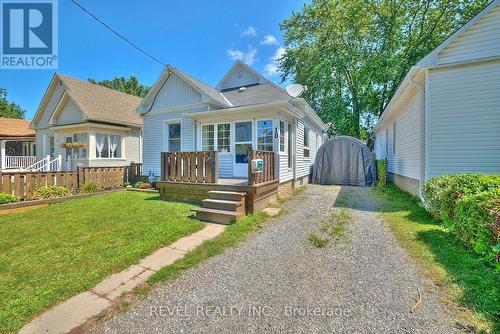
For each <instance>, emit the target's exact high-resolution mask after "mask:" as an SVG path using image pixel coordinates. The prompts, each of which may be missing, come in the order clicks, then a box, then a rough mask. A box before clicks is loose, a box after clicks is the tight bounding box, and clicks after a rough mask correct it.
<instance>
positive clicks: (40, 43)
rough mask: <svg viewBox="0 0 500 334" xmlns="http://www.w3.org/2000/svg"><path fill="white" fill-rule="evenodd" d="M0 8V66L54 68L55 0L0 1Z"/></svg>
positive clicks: (55, 66) (55, 57)
mask: <svg viewBox="0 0 500 334" xmlns="http://www.w3.org/2000/svg"><path fill="white" fill-rule="evenodd" d="M0 11H1V13H0V17H1V19H2V23H1V28H2V33H1V39H2V42H1V53H0V56H1V62H0V68H2V69H54V68H57V51H58V48H57V2H56V1H55V0H41V1H33V0H32V1H19V0H0Z"/></svg>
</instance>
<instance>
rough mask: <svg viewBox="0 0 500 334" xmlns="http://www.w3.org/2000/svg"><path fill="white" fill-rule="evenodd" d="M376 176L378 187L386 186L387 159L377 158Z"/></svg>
mask: <svg viewBox="0 0 500 334" xmlns="http://www.w3.org/2000/svg"><path fill="white" fill-rule="evenodd" d="M377 178H378V183H377V184H378V186H379V187H387V160H385V159H380V160H377Z"/></svg>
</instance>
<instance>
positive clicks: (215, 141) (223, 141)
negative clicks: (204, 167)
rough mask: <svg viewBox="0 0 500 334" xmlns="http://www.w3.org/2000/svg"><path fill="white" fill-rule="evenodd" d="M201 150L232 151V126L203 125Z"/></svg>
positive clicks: (227, 124)
mask: <svg viewBox="0 0 500 334" xmlns="http://www.w3.org/2000/svg"><path fill="white" fill-rule="evenodd" d="M201 149H202V150H203V151H214V150H215V151H219V152H230V151H231V124H230V123H220V124H203V125H202V126H201Z"/></svg>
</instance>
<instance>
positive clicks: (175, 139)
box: [168, 123, 181, 152]
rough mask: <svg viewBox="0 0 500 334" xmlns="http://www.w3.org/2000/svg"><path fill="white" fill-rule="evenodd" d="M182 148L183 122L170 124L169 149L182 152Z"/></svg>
mask: <svg viewBox="0 0 500 334" xmlns="http://www.w3.org/2000/svg"><path fill="white" fill-rule="evenodd" d="M180 150H181V123H171V124H168V151H169V152H180Z"/></svg>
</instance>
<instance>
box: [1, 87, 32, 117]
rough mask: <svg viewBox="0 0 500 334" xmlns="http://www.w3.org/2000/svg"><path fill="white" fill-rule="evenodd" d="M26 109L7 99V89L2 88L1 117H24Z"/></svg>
mask: <svg viewBox="0 0 500 334" xmlns="http://www.w3.org/2000/svg"><path fill="white" fill-rule="evenodd" d="M25 114H26V110H24V109H23V108H21V107H20V106H18V105H17V104H15V103H14V102H9V101H8V100H7V90H5V89H4V88H0V117H8V118H21V119H22V118H24V115H25Z"/></svg>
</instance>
